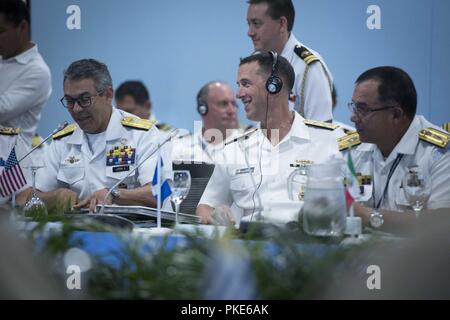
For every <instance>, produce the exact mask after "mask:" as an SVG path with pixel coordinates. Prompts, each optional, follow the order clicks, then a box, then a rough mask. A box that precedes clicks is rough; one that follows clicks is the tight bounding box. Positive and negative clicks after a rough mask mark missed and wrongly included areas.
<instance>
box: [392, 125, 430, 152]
mask: <svg viewBox="0 0 450 320" xmlns="http://www.w3.org/2000/svg"><path fill="white" fill-rule="evenodd" d="M421 129H422V128H421V125H420V121H419V119H418V117H417V116H415V117H414V119H413V121H412V122H411V124H410V125H409V128H408V130H406V132H405V134H404V135H403V137H402V138H401V139H400V142H399V143H397V145H396V146H395V148H394V150H392V153H391V154H399V153H403V154H414V152H415V150H416V146H417V144H418V143H419V131H420V130H421ZM389 156H390V155H389Z"/></svg>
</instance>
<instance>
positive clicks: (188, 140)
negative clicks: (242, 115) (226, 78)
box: [172, 81, 238, 164]
mask: <svg viewBox="0 0 450 320" xmlns="http://www.w3.org/2000/svg"><path fill="white" fill-rule="evenodd" d="M196 100H197V112H198V113H199V114H200V116H201V117H202V124H201V125H199V126H197V122H196V125H195V128H194V134H193V135H187V136H184V137H180V138H179V139H177V140H175V141H174V144H173V152H172V158H173V160H174V161H182V162H205V163H210V164H214V163H215V162H216V158H217V156H218V154H219V153H221V152H222V150H223V143H224V142H225V141H227V140H229V139H232V138H234V137H236V136H237V135H238V121H237V104H236V99H235V97H234V94H233V91H232V89H231V87H230V86H229V85H228V84H227V83H225V82H223V81H211V82H208V83H206V84H205V85H203V86H202V88H201V89H200V91H199V92H198V94H197V99H196Z"/></svg>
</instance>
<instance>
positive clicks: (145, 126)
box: [121, 117, 155, 131]
mask: <svg viewBox="0 0 450 320" xmlns="http://www.w3.org/2000/svg"><path fill="white" fill-rule="evenodd" d="M121 122H122V125H123V126H124V127H129V128H133V129H139V130H145V131H148V130H150V129H151V127H153V125H154V124H155V121H152V120H147V119H140V118H136V117H124V118H122V121H121Z"/></svg>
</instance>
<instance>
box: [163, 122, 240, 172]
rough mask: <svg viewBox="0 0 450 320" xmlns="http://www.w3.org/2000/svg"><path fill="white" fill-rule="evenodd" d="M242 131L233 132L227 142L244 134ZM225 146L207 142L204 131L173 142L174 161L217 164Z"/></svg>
mask: <svg viewBox="0 0 450 320" xmlns="http://www.w3.org/2000/svg"><path fill="white" fill-rule="evenodd" d="M242 133H243V131H242V130H240V129H236V130H233V131H232V133H231V134H230V135H229V137H228V138H227V139H226V141H229V140H231V139H234V138H236V137H238V136H239V135H240V134H242ZM223 148H224V144H223V143H218V144H212V143H209V142H208V141H206V140H205V138H204V137H203V135H202V131H201V130H198V131H197V132H195V133H194V134H188V135H186V136H182V137H180V138H178V139H175V140H174V142H173V149H172V159H173V161H174V162H175V163H181V162H183V163H202V162H204V163H208V164H215V163H216V162H217V161H218V157H220V156H222V152H223Z"/></svg>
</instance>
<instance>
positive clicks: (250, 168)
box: [236, 167, 255, 174]
mask: <svg viewBox="0 0 450 320" xmlns="http://www.w3.org/2000/svg"><path fill="white" fill-rule="evenodd" d="M254 171H255V167H249V168H242V169H237V170H236V174H244V173H253V172H254Z"/></svg>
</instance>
